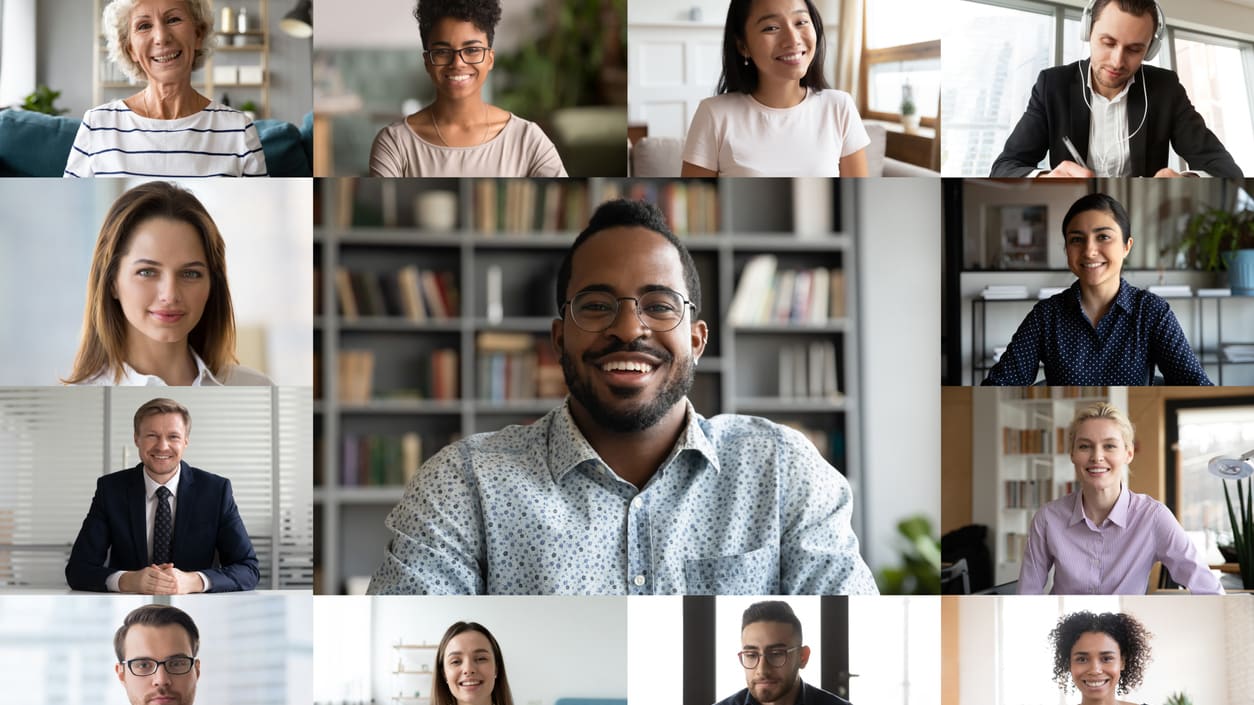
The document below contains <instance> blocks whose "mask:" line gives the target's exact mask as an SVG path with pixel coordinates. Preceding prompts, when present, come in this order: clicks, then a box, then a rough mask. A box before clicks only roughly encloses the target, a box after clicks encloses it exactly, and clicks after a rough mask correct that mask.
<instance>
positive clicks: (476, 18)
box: [370, 0, 566, 177]
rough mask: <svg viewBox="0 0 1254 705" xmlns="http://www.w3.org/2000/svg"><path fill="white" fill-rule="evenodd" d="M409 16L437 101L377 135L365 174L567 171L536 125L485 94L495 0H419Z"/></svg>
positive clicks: (541, 173) (498, 18)
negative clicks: (415, 25)
mask: <svg viewBox="0 0 1254 705" xmlns="http://www.w3.org/2000/svg"><path fill="white" fill-rule="evenodd" d="M414 19H416V20H418V33H419V35H420V36H421V37H422V46H423V47H424V48H425V49H426V51H424V52H422V57H423V65H424V66H426V69H427V73H428V74H430V76H431V82H432V84H434V86H435V101H434V102H432V103H431V104H430V105H428V106H427V107H425V108H423V109H422V110H419V111H418V112H416V113H414V114H413V115H409V116H407V117H406V118H405V119H403V120H398V121H396V122H394V123H392V124H391V125H388V126H387V127H385V128H383V129H382V130H381V131H380V132H379V134H378V135H376V136H375V138H374V145H373V146H372V147H371V148H370V175H371V176H446V177H464V176H516V177H539V176H566V169H565V167H563V166H562V159H561V157H559V156H558V154H557V149H556V148H555V147H554V146H553V142H551V141H550V140H549V138H548V137H546V136H545V134H544V132H543V131H541V130H540V127H539V126H538V125H536V124H535V123H534V122H529V121H527V120H524V119H522V118H521V117H518V116H517V115H514V114H512V113H510V112H507V111H505V110H502V109H501V108H498V107H496V106H494V105H489V104H488V103H487V102H486V101H484V99H483V84H484V83H485V82H486V81H487V79H488V74H489V73H491V71H492V66H493V65H494V64H495V62H496V57H495V54H494V53H493V50H492V40H493V39H494V38H495V36H496V25H497V23H498V22H500V21H501V3H500V0H418V4H417V5H415V6H414Z"/></svg>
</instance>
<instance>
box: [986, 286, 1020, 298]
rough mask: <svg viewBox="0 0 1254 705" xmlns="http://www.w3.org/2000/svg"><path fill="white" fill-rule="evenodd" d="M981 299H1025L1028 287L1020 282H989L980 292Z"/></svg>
mask: <svg viewBox="0 0 1254 705" xmlns="http://www.w3.org/2000/svg"><path fill="white" fill-rule="evenodd" d="M980 298H983V299H999V300H1001V299H1026V298H1028V288H1027V287H1026V286H1023V285H1022V284H990V285H988V286H986V287H984V291H981V292H980Z"/></svg>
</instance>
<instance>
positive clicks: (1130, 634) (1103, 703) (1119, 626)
mask: <svg viewBox="0 0 1254 705" xmlns="http://www.w3.org/2000/svg"><path fill="white" fill-rule="evenodd" d="M1151 636H1152V635H1151V634H1150V633H1149V632H1148V631H1146V630H1145V627H1144V626H1142V625H1141V623H1140V622H1138V621H1136V619H1135V618H1133V617H1132V616H1131V615H1127V614H1122V613H1112V612H1103V613H1102V614H1094V613H1092V612H1073V613H1072V614H1069V615H1065V616H1064V617H1063V618H1062V619H1060V620H1058V626H1056V627H1054V629H1053V631H1051V632H1050V633H1049V640H1050V642H1051V643H1052V644H1053V645H1054V681H1055V682H1056V683H1058V687H1059V688H1060V689H1063V690H1066V689H1068V688H1069V686H1071V685H1074V686H1075V687H1076V689H1077V690H1079V691H1080V705H1137V704H1136V703H1134V702H1129V701H1126V700H1119V699H1118V697H1117V696H1119V695H1126V694H1127V693H1128V692H1130V691H1132V690H1133V689H1135V688H1137V687H1139V686H1140V685H1141V678H1142V676H1143V675H1144V673H1143V671H1144V669H1145V665H1146V664H1147V663H1149V661H1150V645H1149V640H1150V637H1151Z"/></svg>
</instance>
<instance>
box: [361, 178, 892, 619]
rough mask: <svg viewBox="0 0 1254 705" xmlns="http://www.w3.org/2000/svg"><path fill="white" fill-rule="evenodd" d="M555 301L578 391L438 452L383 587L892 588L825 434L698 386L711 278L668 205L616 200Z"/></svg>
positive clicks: (586, 590) (560, 347)
mask: <svg viewBox="0 0 1254 705" xmlns="http://www.w3.org/2000/svg"><path fill="white" fill-rule="evenodd" d="M555 304H556V305H557V310H558V312H559V315H560V316H561V317H560V318H559V319H556V320H554V321H553V326H552V342H553V346H554V348H555V349H556V350H557V352H558V353H559V356H560V358H561V361H562V369H563V371H564V372H565V376H566V383H567V386H568V387H569V389H570V397H569V398H568V399H567V401H566V403H564V404H562V405H561V406H560V407H558V408H557V409H554V410H553V411H551V412H549V413H548V414H547V415H546V416H545V417H544V418H542V419H540V420H539V421H537V422H536V423H534V424H531V425H530V426H510V427H508V428H505V429H502V430H500V431H497V432H495V433H485V434H479V435H476V436H472V437H470V438H467V439H465V440H463V441H460V442H458V443H454V444H452V445H450V446H448V447H446V448H444V449H443V450H441V451H440V452H439V453H437V454H436V455H435V456H434V457H432V458H431V459H430V460H429V461H428V462H427V463H426V464H425V465H424V466H423V467H422V469H421V470H420V471H419V472H418V475H417V476H416V477H415V478H414V480H413V481H411V482H410V484H409V487H408V488H406V492H405V496H404V498H402V500H401V502H400V503H399V504H398V505H397V506H396V508H395V509H393V510H392V512H391V514H389V515H388V518H387V522H386V523H387V526H388V528H389V529H391V531H392V533H393V536H392V540H391V542H390V543H389V544H388V547H387V551H386V555H385V557H384V560H383V564H382V565H381V566H380V567H379V569H378V570H376V571H375V574H374V578H373V579H372V580H371V583H370V592H372V593H377V594H387V593H424V594H425V593H452V594H481V593H493V594H505V593H510V594H572V593H573V594H623V593H627V594H733V593H735V594H759V595H761V594H847V593H874V592H876V588H875V582H874V580H873V579H872V577H871V573H870V571H869V570H868V568H867V566H866V564H865V563H864V562H863V561H862V558H861V556H860V555H859V554H858V539H857V537H856V536H854V534H853V531H852V530H851V529H850V524H849V519H850V514H851V512H852V498H851V494H850V489H849V484H848V482H846V480H845V478H844V477H843V476H841V474H840V473H839V472H837V471H836V470H835V469H834V468H833V467H832V466H831V465H829V464H828V463H827V462H826V461H825V460H823V458H822V457H821V456H820V455H819V453H818V451H817V450H815V448H814V446H813V445H811V444H810V443H809V441H807V440H806V439H805V438H804V436H802V435H801V434H800V433H798V432H797V431H794V430H792V429H789V428H787V427H785V426H781V425H779V424H776V423H773V422H771V421H768V420H766V419H761V418H756V417H751V416H738V415H732V414H722V415H719V416H715V417H712V418H709V419H707V418H704V417H702V416H701V415H700V414H698V413H697V412H696V410H695V409H694V408H693V406H692V404H691V403H690V402H689V401H688V398H687V394H688V390H689V389H690V388H691V387H692V382H693V377H694V375H695V368H696V366H697V362H698V360H699V359H700V357H701V355H702V353H703V352H704V351H705V345H706V339H707V336H708V328H707V326H706V323H705V322H704V321H702V320H700V319H698V317H697V316H698V314H699V312H700V310H701V282H700V279H699V278H698V275H697V271H696V267H695V265H694V264H693V261H692V257H691V255H689V254H688V251H687V249H686V248H685V247H684V246H683V244H682V243H681V242H680V241H679V240H677V239H676V238H675V236H674V235H672V234H671V232H670V228H669V227H668V226H667V224H666V221H665V219H664V218H663V217H662V214H661V212H660V211H659V210H658V209H657V208H656V207H654V206H652V205H649V204H645V203H642V202H633V201H624V200H619V201H611V202H609V203H605V204H603V205H602V206H601V207H600V208H598V209H597V211H596V213H595V214H594V215H593V216H592V220H591V222H590V223H589V224H588V227H587V228H586V229H585V230H584V231H583V232H582V233H580V234H579V237H578V238H577V239H576V240H575V242H574V244H572V245H571V248H570V250H569V251H568V252H567V255H566V258H565V259H564V260H563V262H562V266H561V269H560V270H559V273H558V280H557V291H556V299H555Z"/></svg>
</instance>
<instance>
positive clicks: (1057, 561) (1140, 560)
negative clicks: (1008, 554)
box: [1019, 486, 1223, 595]
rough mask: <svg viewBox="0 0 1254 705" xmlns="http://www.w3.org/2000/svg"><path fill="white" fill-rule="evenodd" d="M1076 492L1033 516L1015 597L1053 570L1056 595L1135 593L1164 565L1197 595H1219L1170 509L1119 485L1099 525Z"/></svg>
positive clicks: (1035, 588) (1038, 589)
mask: <svg viewBox="0 0 1254 705" xmlns="http://www.w3.org/2000/svg"><path fill="white" fill-rule="evenodd" d="M1081 496H1082V495H1081V494H1080V493H1079V492H1077V493H1075V494H1069V495H1067V496H1066V497H1063V498H1061V499H1056V500H1054V501H1052V502H1050V503H1049V504H1046V505H1045V506H1044V507H1041V509H1040V510H1039V511H1038V512H1037V513H1036V516H1035V517H1033V518H1032V530H1031V532H1030V533H1029V534H1028V547H1027V549H1026V550H1025V551H1024V552H1023V565H1022V566H1021V567H1020V569H1019V592H1020V593H1021V594H1034V595H1039V594H1040V593H1042V592H1044V591H1045V580H1046V578H1048V577H1049V569H1050V568H1051V567H1052V568H1053V569H1054V587H1053V589H1052V590H1051V591H1050V592H1051V593H1052V594H1055V595H1139V594H1144V593H1145V592H1146V589H1147V588H1148V587H1149V573H1150V568H1152V567H1153V565H1154V562H1155V561H1162V564H1163V566H1164V567H1165V568H1166V569H1167V570H1168V571H1169V572H1170V573H1171V577H1172V579H1174V580H1175V581H1176V582H1177V583H1179V584H1181V585H1184V586H1185V587H1187V588H1189V590H1190V591H1192V592H1194V593H1199V594H1216V593H1223V588H1221V587H1220V586H1219V581H1218V580H1217V579H1216V578H1215V576H1214V574H1212V573H1211V572H1210V569H1209V568H1208V567H1207V565H1206V564H1205V563H1204V562H1202V557H1201V556H1200V555H1199V554H1198V550H1197V547H1196V546H1194V545H1193V542H1192V541H1191V540H1189V537H1188V536H1187V535H1185V533H1184V529H1183V528H1181V527H1180V523H1179V522H1177V521H1176V517H1175V516H1174V515H1172V513H1171V510H1170V509H1168V508H1167V507H1166V506H1164V505H1163V504H1162V503H1161V502H1158V501H1157V500H1155V499H1153V498H1152V497H1149V496H1148V495H1143V494H1137V493H1136V492H1133V491H1131V490H1129V489H1128V488H1127V487H1126V486H1124V487H1123V488H1122V489H1121V490H1120V492H1119V499H1117V500H1115V506H1114V507H1113V508H1112V509H1111V510H1110V516H1108V517H1106V520H1105V521H1103V522H1102V525H1101V526H1097V525H1095V524H1093V522H1092V521H1091V520H1090V519H1089V518H1088V516H1087V515H1086V514H1085V513H1084V504H1083V502H1082V500H1081Z"/></svg>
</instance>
